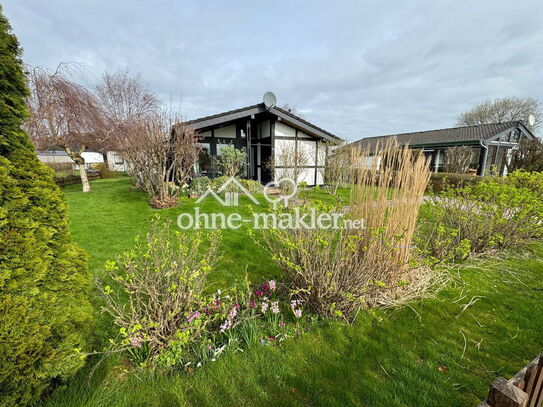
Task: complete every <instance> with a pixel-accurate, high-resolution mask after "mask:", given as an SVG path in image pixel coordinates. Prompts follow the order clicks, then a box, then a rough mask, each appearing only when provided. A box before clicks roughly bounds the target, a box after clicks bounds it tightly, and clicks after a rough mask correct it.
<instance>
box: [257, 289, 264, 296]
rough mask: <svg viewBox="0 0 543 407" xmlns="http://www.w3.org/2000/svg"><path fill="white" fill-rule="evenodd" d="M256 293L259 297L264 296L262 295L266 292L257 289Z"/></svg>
mask: <svg viewBox="0 0 543 407" xmlns="http://www.w3.org/2000/svg"><path fill="white" fill-rule="evenodd" d="M255 295H256V296H257V297H262V296H263V295H264V292H263V291H261V290H256V291H255Z"/></svg>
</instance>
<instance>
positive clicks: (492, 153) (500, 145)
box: [349, 121, 535, 175]
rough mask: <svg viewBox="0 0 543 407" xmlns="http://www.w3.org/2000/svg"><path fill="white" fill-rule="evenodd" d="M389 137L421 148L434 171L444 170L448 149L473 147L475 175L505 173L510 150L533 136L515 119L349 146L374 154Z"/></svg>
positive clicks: (377, 139) (403, 144) (403, 143)
mask: <svg viewBox="0 0 543 407" xmlns="http://www.w3.org/2000/svg"><path fill="white" fill-rule="evenodd" d="M389 138H395V139H396V140H397V142H398V144H400V145H402V146H409V148H413V149H420V150H422V151H423V153H424V154H425V155H426V156H427V157H428V159H429V160H430V168H431V170H432V171H435V172H439V171H443V170H444V163H445V157H446V155H447V150H448V149H449V148H451V147H455V146H468V147H470V148H471V149H472V162H471V163H470V165H469V168H470V171H471V172H473V173H476V174H477V175H485V174H489V173H493V174H497V175H506V174H507V170H508V166H509V164H510V163H511V157H512V152H513V150H515V149H518V147H519V143H520V142H521V140H523V139H533V138H535V136H534V134H533V133H532V132H531V131H530V130H529V129H528V128H527V127H526V126H525V125H524V123H523V122H521V121H514V122H507V123H494V124H481V125H476V126H462V127H454V128H449V129H440V130H427V131H420V132H414V133H402V134H391V135H388V136H379V137H369V138H365V139H362V140H359V141H356V142H354V143H351V144H350V145H349V146H351V147H357V148H359V149H360V151H368V150H369V151H370V155H374V150H375V149H376V148H377V146H378V145H382V144H383V142H384V141H385V140H386V139H389Z"/></svg>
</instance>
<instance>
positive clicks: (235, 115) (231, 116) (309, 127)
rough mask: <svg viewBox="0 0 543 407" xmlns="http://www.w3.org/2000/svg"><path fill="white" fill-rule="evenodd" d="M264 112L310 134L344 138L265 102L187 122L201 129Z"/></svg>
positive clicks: (336, 139)
mask: <svg viewBox="0 0 543 407" xmlns="http://www.w3.org/2000/svg"><path fill="white" fill-rule="evenodd" d="M264 112H270V113H272V114H274V115H275V116H277V117H279V118H280V119H281V121H283V122H285V123H289V124H292V125H294V126H295V127H298V128H300V129H301V130H303V131H305V132H307V133H308V134H309V135H312V136H314V137H319V138H323V139H326V140H329V141H332V142H335V143H337V142H339V141H342V139H341V138H339V137H338V136H336V135H334V134H332V133H330V132H328V131H326V130H324V129H322V128H320V127H318V126H315V125H314V124H313V123H310V122H308V121H307V120H304V119H302V118H301V117H299V116H296V115H295V114H292V113H291V112H289V111H286V110H284V109H281V108H280V107H276V106H274V107H271V108H270V109H266V107H265V106H264V103H259V104H256V105H251V106H246V107H242V108H240V109H235V110H229V111H227V112H222V113H218V114H214V115H211V116H205V117H199V118H197V119H194V120H188V121H186V122H185V123H186V124H188V125H191V126H192V127H194V128H195V129H196V130H200V129H205V128H208V127H213V126H217V125H221V124H223V123H226V122H230V121H234V120H237V119H241V118H244V117H248V116H251V115H253V114H258V113H264Z"/></svg>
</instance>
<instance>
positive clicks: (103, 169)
mask: <svg viewBox="0 0 543 407" xmlns="http://www.w3.org/2000/svg"><path fill="white" fill-rule="evenodd" d="M92 169H93V170H96V171H98V173H99V174H100V177H101V178H114V177H115V173H114V172H113V171H111V170H110V169H109V165H107V163H97V164H94V165H93V166H92Z"/></svg>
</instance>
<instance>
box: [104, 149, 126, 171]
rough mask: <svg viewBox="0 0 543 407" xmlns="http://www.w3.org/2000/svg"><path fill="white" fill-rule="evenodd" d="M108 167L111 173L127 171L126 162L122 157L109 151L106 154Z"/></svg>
mask: <svg viewBox="0 0 543 407" xmlns="http://www.w3.org/2000/svg"><path fill="white" fill-rule="evenodd" d="M106 158H107V166H108V167H109V169H110V170H111V171H126V162H125V161H124V158H123V157H122V155H120V154H119V153H117V152H116V151H108V152H107V153H106Z"/></svg>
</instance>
